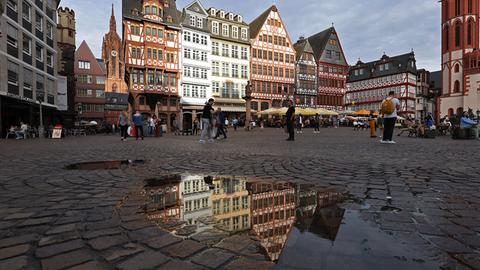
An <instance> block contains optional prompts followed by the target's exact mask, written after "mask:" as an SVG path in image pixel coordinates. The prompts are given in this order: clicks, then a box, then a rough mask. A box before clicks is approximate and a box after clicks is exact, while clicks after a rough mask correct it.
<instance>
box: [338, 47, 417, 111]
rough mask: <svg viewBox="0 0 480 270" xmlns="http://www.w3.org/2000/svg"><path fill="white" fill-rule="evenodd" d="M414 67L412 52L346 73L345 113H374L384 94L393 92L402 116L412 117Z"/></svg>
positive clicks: (415, 78) (363, 65) (415, 82)
mask: <svg viewBox="0 0 480 270" xmlns="http://www.w3.org/2000/svg"><path fill="white" fill-rule="evenodd" d="M416 86H417V67H416V64H415V54H414V53H413V52H411V53H407V54H402V55H398V56H393V57H388V56H387V55H383V56H382V58H381V59H380V60H377V61H372V62H369V63H363V62H361V61H360V60H359V61H358V62H357V64H356V65H355V66H352V67H351V68H350V71H349V77H348V83H347V94H346V96H345V103H346V104H345V105H346V107H347V109H349V110H354V111H355V110H361V109H366V110H378V109H379V108H380V104H381V102H382V100H383V99H384V98H386V97H387V95H388V92H390V91H395V94H396V96H397V97H398V99H399V100H400V103H401V109H400V113H402V114H415V97H416Z"/></svg>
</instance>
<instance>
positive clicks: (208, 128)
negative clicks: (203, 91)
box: [199, 98, 214, 143]
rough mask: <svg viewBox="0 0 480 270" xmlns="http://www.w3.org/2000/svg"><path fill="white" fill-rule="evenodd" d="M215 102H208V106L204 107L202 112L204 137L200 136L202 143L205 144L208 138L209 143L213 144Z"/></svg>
mask: <svg viewBox="0 0 480 270" xmlns="http://www.w3.org/2000/svg"><path fill="white" fill-rule="evenodd" d="M213 102H214V99H213V98H211V99H209V100H208V102H207V104H205V106H204V107H203V112H202V126H203V130H202V135H201V136H200V141H199V142H200V143H205V140H206V139H207V138H208V141H209V142H213V139H212V116H213V112H214V110H213V107H212V106H213Z"/></svg>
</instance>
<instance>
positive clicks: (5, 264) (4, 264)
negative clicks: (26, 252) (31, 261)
mask: <svg viewBox="0 0 480 270" xmlns="http://www.w3.org/2000/svg"><path fill="white" fill-rule="evenodd" d="M27 266H28V257H27V256H19V257H15V258H10V259H7V260H2V261H0V269H8V270H20V269H26V268H27Z"/></svg>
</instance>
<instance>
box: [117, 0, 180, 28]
mask: <svg viewBox="0 0 480 270" xmlns="http://www.w3.org/2000/svg"><path fill="white" fill-rule="evenodd" d="M165 1H168V6H165V4H164V5H163V18H162V19H163V22H161V23H162V24H164V25H167V26H170V27H174V28H179V27H180V16H181V14H180V15H179V12H178V10H177V3H176V1H175V0H159V2H160V3H164V2H165ZM142 12H143V0H122V16H123V18H129V19H133V20H137V21H141V20H145V19H144V18H143V13H142ZM168 17H171V18H172V21H171V22H169V21H168V20H167V18H168Z"/></svg>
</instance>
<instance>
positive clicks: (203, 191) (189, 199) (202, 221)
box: [180, 175, 212, 233]
mask: <svg viewBox="0 0 480 270" xmlns="http://www.w3.org/2000/svg"><path fill="white" fill-rule="evenodd" d="M180 194H181V200H182V211H181V214H180V219H181V220H182V221H185V222H186V223H187V224H189V225H195V226H196V228H195V230H194V231H192V233H195V232H200V231H203V230H205V229H207V228H209V227H211V226H210V225H211V221H210V218H209V217H211V216H212V205H211V200H210V196H211V195H212V191H211V190H210V187H209V186H208V184H207V183H205V181H204V177H203V176H198V175H197V176H182V183H181V185H180Z"/></svg>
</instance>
